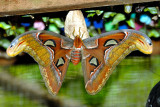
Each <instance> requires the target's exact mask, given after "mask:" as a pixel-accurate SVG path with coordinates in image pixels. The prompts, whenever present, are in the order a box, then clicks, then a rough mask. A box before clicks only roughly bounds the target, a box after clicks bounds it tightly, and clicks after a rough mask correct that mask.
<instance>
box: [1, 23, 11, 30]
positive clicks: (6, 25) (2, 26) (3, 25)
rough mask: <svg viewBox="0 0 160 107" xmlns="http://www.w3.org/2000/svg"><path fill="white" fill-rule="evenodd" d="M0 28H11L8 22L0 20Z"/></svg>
mask: <svg viewBox="0 0 160 107" xmlns="http://www.w3.org/2000/svg"><path fill="white" fill-rule="evenodd" d="M0 28H2V29H5V30H6V29H9V28H11V25H9V24H6V23H5V22H0Z"/></svg>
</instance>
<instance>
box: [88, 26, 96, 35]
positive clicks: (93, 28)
mask: <svg viewBox="0 0 160 107" xmlns="http://www.w3.org/2000/svg"><path fill="white" fill-rule="evenodd" d="M88 32H89V35H90V36H91V37H93V36H97V35H98V32H97V31H96V29H95V27H94V26H90V27H89V28H88Z"/></svg>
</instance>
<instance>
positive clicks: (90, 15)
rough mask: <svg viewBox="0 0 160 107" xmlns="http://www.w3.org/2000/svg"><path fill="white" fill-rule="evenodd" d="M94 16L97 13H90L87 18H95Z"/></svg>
mask: <svg viewBox="0 0 160 107" xmlns="http://www.w3.org/2000/svg"><path fill="white" fill-rule="evenodd" d="M94 15H96V13H89V14H88V15H87V17H93V16H94Z"/></svg>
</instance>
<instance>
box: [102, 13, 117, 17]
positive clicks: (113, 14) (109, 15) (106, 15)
mask: <svg viewBox="0 0 160 107" xmlns="http://www.w3.org/2000/svg"><path fill="white" fill-rule="evenodd" d="M115 15H116V12H105V13H104V15H103V17H104V18H109V17H113V16H115Z"/></svg>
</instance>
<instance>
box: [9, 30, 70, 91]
mask: <svg viewBox="0 0 160 107" xmlns="http://www.w3.org/2000/svg"><path fill="white" fill-rule="evenodd" d="M72 46H73V40H71V39H69V38H65V37H63V36H61V35H59V34H55V33H53V32H48V31H31V32H26V33H24V34H22V35H20V36H19V37H17V38H15V40H13V42H12V43H11V45H10V47H9V48H8V49H7V53H8V55H10V56H15V55H17V54H19V53H20V52H26V53H28V54H30V55H31V56H32V57H33V58H34V59H35V61H36V62H37V63H38V64H39V67H40V71H41V74H42V76H43V78H44V81H45V84H46V86H47V87H48V89H49V91H50V92H51V93H52V94H57V93H58V91H59V89H60V87H61V85H62V82H63V79H64V76H65V73H66V71H67V68H68V63H69V60H70V52H71V48H72Z"/></svg>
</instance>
